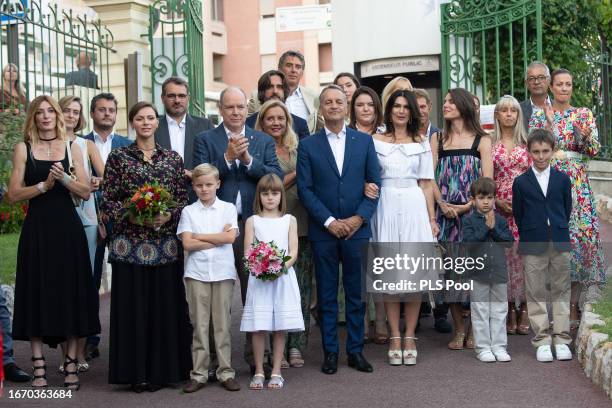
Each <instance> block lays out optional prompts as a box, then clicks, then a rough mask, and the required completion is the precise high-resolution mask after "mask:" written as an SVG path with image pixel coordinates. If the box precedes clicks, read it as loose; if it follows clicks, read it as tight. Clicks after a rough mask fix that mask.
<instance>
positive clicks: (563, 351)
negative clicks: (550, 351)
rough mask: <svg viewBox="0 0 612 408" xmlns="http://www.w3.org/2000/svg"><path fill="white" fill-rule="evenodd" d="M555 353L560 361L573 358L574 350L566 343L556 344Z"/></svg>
mask: <svg viewBox="0 0 612 408" xmlns="http://www.w3.org/2000/svg"><path fill="white" fill-rule="evenodd" d="M555 355H556V356H557V360H559V361H564V360H571V359H572V352H571V351H570V349H569V347H567V345H566V344H555Z"/></svg>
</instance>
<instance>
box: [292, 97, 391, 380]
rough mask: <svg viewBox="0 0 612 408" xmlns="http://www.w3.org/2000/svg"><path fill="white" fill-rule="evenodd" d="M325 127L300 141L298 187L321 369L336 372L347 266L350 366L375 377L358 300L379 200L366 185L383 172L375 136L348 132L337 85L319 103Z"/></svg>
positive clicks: (347, 323) (344, 108) (362, 306)
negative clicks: (316, 310) (316, 308)
mask: <svg viewBox="0 0 612 408" xmlns="http://www.w3.org/2000/svg"><path fill="white" fill-rule="evenodd" d="M319 102H320V106H321V111H322V113H323V117H324V118H325V127H324V128H323V129H321V130H320V131H319V132H317V133H315V134H314V135H312V136H310V137H307V138H306V139H304V140H302V141H301V142H300V144H299V147H298V164H297V185H298V194H299V197H300V201H301V202H302V204H303V205H304V207H305V208H306V210H307V211H308V214H309V219H308V220H309V221H308V222H309V224H308V236H309V239H310V241H311V242H312V250H313V254H314V262H315V272H316V278H317V299H318V305H319V316H320V324H321V336H322V340H323V350H324V352H325V357H324V362H323V366H322V367H321V370H322V371H323V372H324V373H326V374H335V373H336V371H337V369H338V349H339V347H338V333H337V325H336V321H337V315H338V301H337V296H338V281H339V278H338V276H339V266H340V263H342V273H343V282H342V283H343V285H344V292H345V297H346V300H345V301H346V327H347V341H346V351H347V354H348V364H349V366H350V367H353V368H356V369H357V370H359V371H364V372H372V366H371V365H370V363H368V362H367V360H366V359H365V358H364V356H363V354H362V350H363V334H364V313H365V306H364V303H363V302H362V301H361V289H362V288H361V281H362V280H361V267H362V265H361V261H362V256H361V252H362V249H363V247H364V246H365V245H366V244H367V242H368V239H369V238H370V236H371V230H370V225H369V221H370V217H371V216H372V214H373V213H374V211H375V210H376V205H377V204H378V199H369V198H367V197H366V196H365V195H364V194H363V186H364V184H365V183H366V182H368V183H376V184H378V185H379V186H380V165H379V163H378V159H377V157H376V151H375V150H374V142H373V141H372V137H371V136H370V135H367V134H365V133H361V132H358V131H356V130H353V129H350V128H347V127H346V126H345V124H344V116H345V114H346V109H347V100H346V95H345V94H344V92H343V91H342V89H341V88H340V87H338V86H336V85H329V86H327V87H325V88H324V89H323V91H322V92H321V95H320V97H319Z"/></svg>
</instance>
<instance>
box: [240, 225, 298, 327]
mask: <svg viewBox="0 0 612 408" xmlns="http://www.w3.org/2000/svg"><path fill="white" fill-rule="evenodd" d="M290 222H291V215H289V214H285V215H284V216H283V217H281V218H263V217H260V216H259V215H253V227H254V230H255V237H256V238H257V239H258V240H260V241H264V242H270V241H274V242H275V243H276V245H277V246H278V247H279V248H281V249H284V250H285V251H287V253H288V252H289V223H290ZM300 302H301V301H300V289H299V287H298V283H297V278H296V276H295V271H294V270H293V267H291V268H289V271H288V273H287V274H285V275H282V276H281V277H280V278H278V279H276V280H274V281H262V280H260V279H257V278H255V277H254V276H249V285H248V288H247V295H246V301H245V303H244V310H243V312H242V321H241V323H240V331H244V332H254V331H260V330H265V331H278V330H286V331H302V330H304V319H303V317H302V307H301V303H300Z"/></svg>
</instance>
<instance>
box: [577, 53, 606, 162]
mask: <svg viewBox="0 0 612 408" xmlns="http://www.w3.org/2000/svg"><path fill="white" fill-rule="evenodd" d="M586 61H587V63H588V65H589V67H590V71H589V73H588V75H587V77H586V78H585V80H586V81H585V83H584V84H582V83H580V84H578V86H584V87H585V89H587V90H589V92H590V94H591V101H590V102H591V106H590V107H591V108H592V110H593V115H594V116H595V119H596V120H597V129H598V130H599V142H600V143H601V149H600V151H599V155H598V157H599V158H601V159H605V160H612V83H611V82H612V78H611V76H612V58H611V57H610V54H609V53H607V52H603V53H602V54H600V55H597V56H595V57H592V58H587V60H586Z"/></svg>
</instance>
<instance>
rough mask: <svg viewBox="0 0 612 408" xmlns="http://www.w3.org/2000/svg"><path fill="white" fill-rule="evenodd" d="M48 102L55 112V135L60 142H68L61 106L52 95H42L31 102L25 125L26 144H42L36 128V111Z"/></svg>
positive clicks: (24, 138)
mask: <svg viewBox="0 0 612 408" xmlns="http://www.w3.org/2000/svg"><path fill="white" fill-rule="evenodd" d="M45 101H46V102H48V103H49V105H51V107H52V108H53V110H54V111H55V134H56V135H57V138H58V139H60V140H66V124H65V123H64V113H63V112H62V109H61V108H60V106H59V104H58V103H57V101H56V100H55V98H53V97H52V96H50V95H40V96H37V97H36V98H34V100H33V101H32V102H30V106H29V107H28V113H27V115H26V118H25V123H24V125H23V141H24V142H26V143H28V142H29V143H32V144H36V143H38V142H40V136H39V134H38V127H37V126H36V111H38V108H40V105H41V104H42V103H43V102H45Z"/></svg>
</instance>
